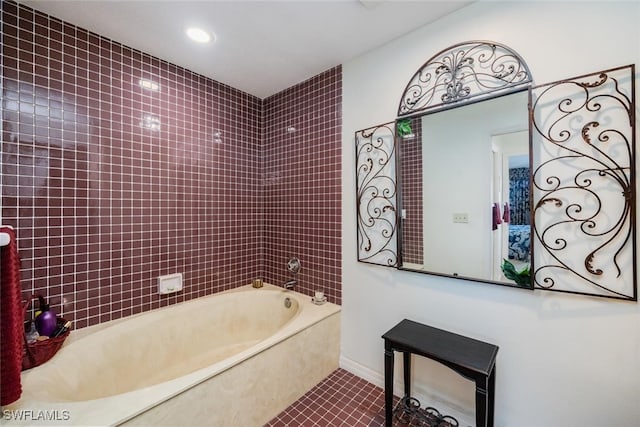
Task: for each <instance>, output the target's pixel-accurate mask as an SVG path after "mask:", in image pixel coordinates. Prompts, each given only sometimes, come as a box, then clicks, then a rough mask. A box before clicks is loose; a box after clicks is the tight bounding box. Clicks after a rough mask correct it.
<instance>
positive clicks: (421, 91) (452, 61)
mask: <svg viewBox="0 0 640 427" xmlns="http://www.w3.org/2000/svg"><path fill="white" fill-rule="evenodd" d="M530 83H531V73H530V72H529V68H528V67H527V64H526V63H525V62H524V60H523V59H522V58H521V57H520V55H518V54H517V53H516V52H515V51H514V50H512V49H511V48H509V47H506V46H504V45H501V44H499V43H496V42H492V41H470V42H465V43H459V44H456V45H453V46H451V47H449V48H447V49H445V50H443V51H441V52H439V53H437V54H436V55H435V56H433V57H432V58H431V59H429V60H428V61H427V62H426V63H425V64H424V65H423V66H422V67H420V69H419V70H418V71H417V72H416V73H415V74H414V75H413V77H412V78H411V80H410V81H409V83H408V84H407V87H406V88H405V90H404V92H403V94H402V98H401V100H400V105H399V107H398V117H407V116H411V115H413V114H416V113H419V112H425V111H426V110H438V109H446V108H451V107H454V106H456V107H457V106H459V105H463V104H465V103H470V102H475V101H479V100H481V99H484V98H488V97H492V96H496V95H499V94H500V93H509V92H512V91H516V90H520V89H521V88H522V87H523V86H527V85H529V84H530Z"/></svg>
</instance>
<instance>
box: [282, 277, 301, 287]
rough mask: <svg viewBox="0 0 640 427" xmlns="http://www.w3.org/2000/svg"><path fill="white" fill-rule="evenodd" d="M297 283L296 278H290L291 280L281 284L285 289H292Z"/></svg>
mask: <svg viewBox="0 0 640 427" xmlns="http://www.w3.org/2000/svg"><path fill="white" fill-rule="evenodd" d="M297 284H298V281H297V280H296V279H291V280H287V281H286V282H285V283H284V285H282V286H284V288H285V289H293V287H294V286H295V285H297Z"/></svg>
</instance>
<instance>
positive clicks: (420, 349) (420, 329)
mask: <svg viewBox="0 0 640 427" xmlns="http://www.w3.org/2000/svg"><path fill="white" fill-rule="evenodd" d="M382 338H384V339H385V342H389V343H391V344H392V348H393V347H394V345H393V344H395V349H397V350H401V351H405V350H406V351H410V352H412V353H416V354H420V355H422V356H425V357H429V358H431V359H434V360H437V361H440V362H443V363H448V364H453V365H455V366H458V367H462V368H465V369H468V370H470V371H472V372H475V373H478V374H483V375H489V374H490V373H491V371H492V370H493V367H494V365H495V362H496V355H497V354H498V346H496V345H493V344H489V343H486V342H484V341H479V340H476V339H473V338H469V337H465V336H463V335H458V334H455V333H453V332H449V331H445V330H442V329H438V328H434V327H432V326H428V325H424V324H422V323H418V322H414V321H412V320H408V319H404V320H403V321H401V322H400V323H398V324H397V325H396V326H394V327H393V328H391V329H390V330H389V331H388V332H387V333H385V334H384V335H383V336H382ZM398 346H400V347H401V348H398Z"/></svg>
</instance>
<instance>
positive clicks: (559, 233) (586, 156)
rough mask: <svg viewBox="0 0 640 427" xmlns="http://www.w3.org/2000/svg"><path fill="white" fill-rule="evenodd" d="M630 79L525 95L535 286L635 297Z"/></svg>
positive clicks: (609, 76) (562, 84)
mask: <svg viewBox="0 0 640 427" xmlns="http://www.w3.org/2000/svg"><path fill="white" fill-rule="evenodd" d="M634 76H635V67H634V66H633V65H629V66H625V67H619V68H615V69H610V70H606V71H602V72H599V73H594V74H589V75H585V76H581V77H576V78H573V79H569V80H562V81H559V82H555V83H549V84H545V85H541V86H537V87H535V88H532V90H531V105H532V114H531V116H530V117H531V123H530V129H531V138H532V147H533V148H532V166H533V167H532V170H533V173H532V189H533V203H532V206H533V210H532V217H533V218H532V219H533V221H532V224H534V226H533V232H534V239H533V244H534V247H533V252H534V254H535V266H536V268H535V270H534V273H533V281H534V286H535V288H539V289H547V290H554V291H559V292H568V293H574V294H584V295H593V296H599V297H609V298H618V299H626V300H634V301H636V300H637V286H636V277H637V272H636V268H637V267H636V261H635V260H636V242H635V239H636V236H635V175H634V167H633V166H634V165H635V133H636V132H635V98H634V96H635V87H634V86H635V85H634Z"/></svg>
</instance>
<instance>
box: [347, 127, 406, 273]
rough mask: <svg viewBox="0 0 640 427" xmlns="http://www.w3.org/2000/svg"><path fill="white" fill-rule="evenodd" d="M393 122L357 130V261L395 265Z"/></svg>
mask: <svg viewBox="0 0 640 427" xmlns="http://www.w3.org/2000/svg"><path fill="white" fill-rule="evenodd" d="M394 126H395V124H394V123H393V122H392V123H386V124H383V125H379V126H374V127H372V128H368V129H364V130H360V131H357V132H356V134H355V139H356V186H357V191H358V193H357V216H358V218H357V221H358V223H357V228H358V261H362V262H368V263H371V264H378V265H384V266H389V267H395V266H396V265H397V262H398V256H397V242H396V224H397V222H396V180H395V141H394V139H395V132H394Z"/></svg>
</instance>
